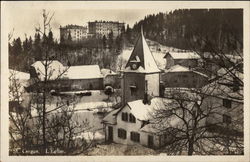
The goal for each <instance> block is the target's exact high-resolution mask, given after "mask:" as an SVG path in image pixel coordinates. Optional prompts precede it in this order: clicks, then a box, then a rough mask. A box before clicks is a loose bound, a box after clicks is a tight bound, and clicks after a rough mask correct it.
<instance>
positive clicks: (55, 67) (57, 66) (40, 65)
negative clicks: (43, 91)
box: [31, 60, 66, 81]
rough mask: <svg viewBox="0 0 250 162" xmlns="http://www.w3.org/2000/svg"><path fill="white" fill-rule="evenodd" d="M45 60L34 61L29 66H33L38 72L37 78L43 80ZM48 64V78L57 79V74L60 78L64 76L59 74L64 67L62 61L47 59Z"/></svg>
mask: <svg viewBox="0 0 250 162" xmlns="http://www.w3.org/2000/svg"><path fill="white" fill-rule="evenodd" d="M44 64H45V61H36V62H35V63H33V64H32V65H31V66H33V67H34V68H35V70H36V72H37V74H38V78H39V79H40V80H42V81H43V80H44V77H45V66H44ZM47 64H48V75H47V76H48V79H49V80H54V79H57V78H58V77H59V76H60V77H61V78H63V77H65V74H64V75H61V74H62V73H63V72H64V71H65V69H66V67H64V66H63V64H62V63H60V62H59V61H57V60H48V61H47Z"/></svg>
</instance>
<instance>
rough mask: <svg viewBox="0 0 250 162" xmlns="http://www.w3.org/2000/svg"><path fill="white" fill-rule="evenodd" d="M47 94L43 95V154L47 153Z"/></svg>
mask: <svg viewBox="0 0 250 162" xmlns="http://www.w3.org/2000/svg"><path fill="white" fill-rule="evenodd" d="M45 93H46V92H44V93H43V116H42V127H43V128H42V129H43V150H42V153H43V154H45V153H46V134H45V133H46V131H45V115H46V114H45V113H46V111H45V109H46V95H45Z"/></svg>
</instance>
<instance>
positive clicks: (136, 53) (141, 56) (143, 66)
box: [124, 30, 160, 73]
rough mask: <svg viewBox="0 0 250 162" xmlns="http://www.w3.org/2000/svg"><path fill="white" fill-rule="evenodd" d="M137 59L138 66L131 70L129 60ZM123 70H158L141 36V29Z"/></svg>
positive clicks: (149, 71) (140, 71)
mask: <svg viewBox="0 0 250 162" xmlns="http://www.w3.org/2000/svg"><path fill="white" fill-rule="evenodd" d="M134 61H138V62H139V65H140V67H139V68H138V69H137V70H132V69H131V68H130V64H131V62H134ZM124 72H139V73H154V72H160V70H159V68H158V66H157V64H156V62H155V60H154V57H153V55H152V53H151V51H150V49H149V47H148V45H147V42H146V40H145V38H144V36H143V31H142V30H141V34H140V35H139V38H138V39H137V42H136V44H135V47H134V49H133V51H132V53H131V55H130V57H129V59H128V62H127V64H126V66H125V70H124Z"/></svg>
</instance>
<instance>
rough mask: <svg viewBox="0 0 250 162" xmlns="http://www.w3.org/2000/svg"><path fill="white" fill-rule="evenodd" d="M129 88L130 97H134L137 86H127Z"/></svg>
mask: <svg viewBox="0 0 250 162" xmlns="http://www.w3.org/2000/svg"><path fill="white" fill-rule="evenodd" d="M129 88H130V93H131V96H135V95H136V91H137V86H136V85H135V84H131V85H130V86H129Z"/></svg>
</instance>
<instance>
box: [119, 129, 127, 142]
mask: <svg viewBox="0 0 250 162" xmlns="http://www.w3.org/2000/svg"><path fill="white" fill-rule="evenodd" d="M118 137H119V138H122V139H126V138H127V132H126V131H125V130H124V129H121V128H119V129H118Z"/></svg>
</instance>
